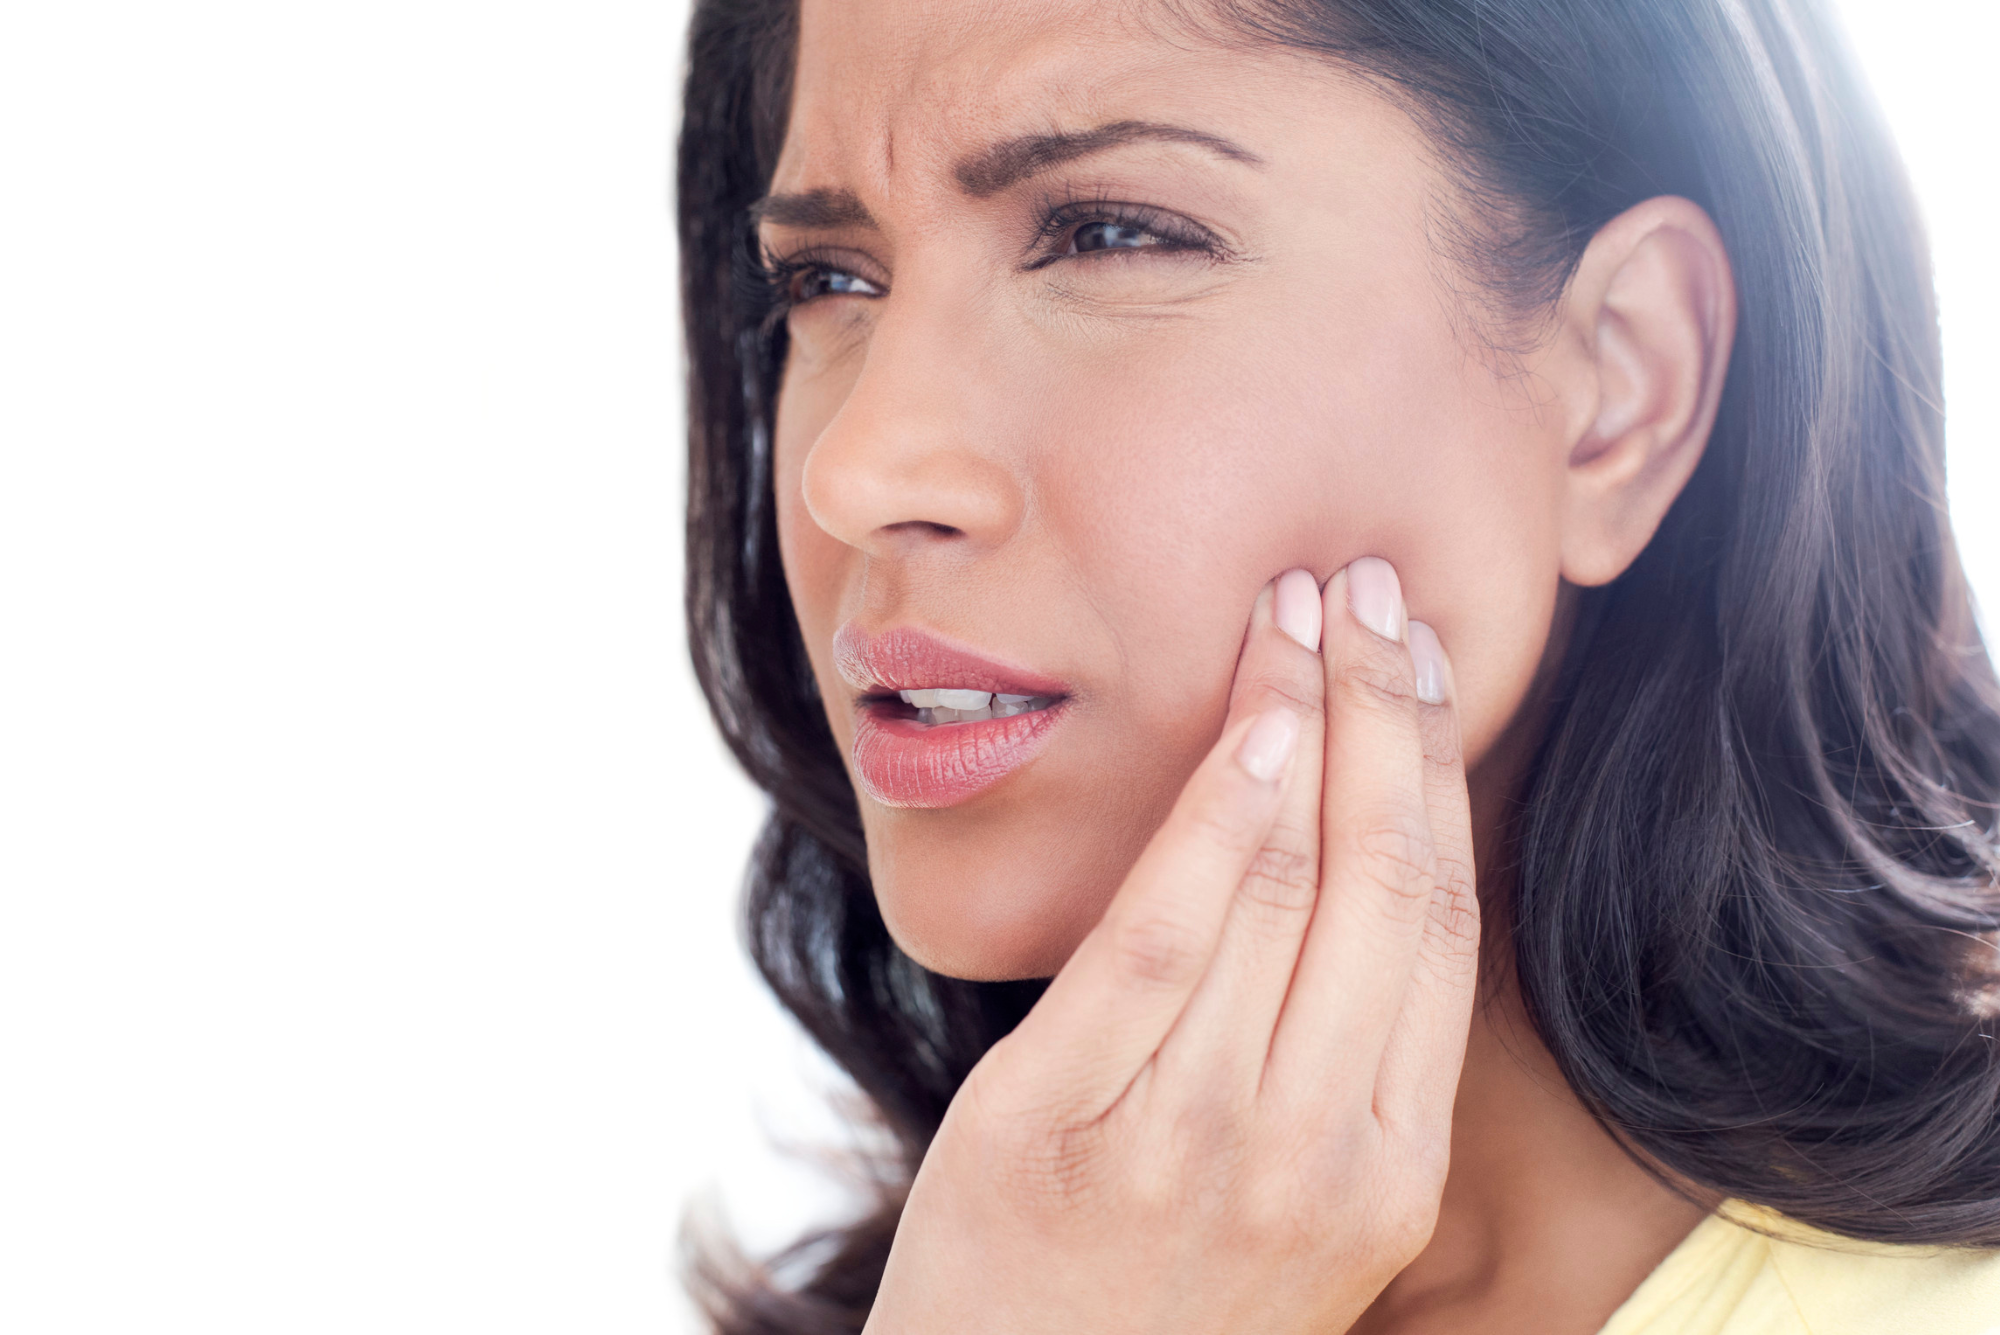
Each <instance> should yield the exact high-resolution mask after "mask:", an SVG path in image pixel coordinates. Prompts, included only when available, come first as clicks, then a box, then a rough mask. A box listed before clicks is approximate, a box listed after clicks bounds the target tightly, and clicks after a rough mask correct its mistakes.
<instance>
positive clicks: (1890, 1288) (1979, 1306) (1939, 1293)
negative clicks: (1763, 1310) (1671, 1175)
mask: <svg viewBox="0 0 2000 1335" xmlns="http://www.w3.org/2000/svg"><path fill="white" fill-rule="evenodd" d="M1774 1232H1775V1233H1777V1236H1775V1237H1773V1238H1772V1239H1771V1241H1770V1243H1769V1250H1770V1258H1771V1260H1770V1264H1771V1269H1772V1271H1773V1273H1774V1274H1775V1275H1776V1276H1777V1277H1778V1279H1779V1280H1780V1281H1781V1282H1782V1283H1783V1285H1784V1287H1785V1289H1786V1291H1787V1292H1788V1293H1789V1294H1790V1295H1791V1297H1792V1301H1793V1303H1794V1304H1795V1305H1796V1306H1797V1308H1798V1311H1799V1314H1800V1316H1801V1318H1802V1319H1803V1320H1804V1322H1805V1326H1806V1329H1807V1330H1808V1331H1810V1332H1811V1335H1892V1333H1893V1332H1900V1331H1909V1332H1911V1333H1912V1335H2000V1252H1996V1251H1971V1250H1966V1249H1960V1248H1943V1247H1889V1246H1881V1245H1870V1244H1867V1243H1859V1242H1853V1241H1851V1240H1849V1239H1846V1238H1839V1237H1834V1236H1832V1235H1829V1234H1824V1233H1812V1232H1810V1231H1807V1230H1802V1229H1798V1228H1797V1226H1795V1225H1794V1226H1791V1227H1790V1229H1785V1228H1784V1227H1782V1226H1781V1227H1779V1228H1777V1229H1774Z"/></svg>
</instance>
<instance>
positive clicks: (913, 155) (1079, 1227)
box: [680, 0, 2000, 1335]
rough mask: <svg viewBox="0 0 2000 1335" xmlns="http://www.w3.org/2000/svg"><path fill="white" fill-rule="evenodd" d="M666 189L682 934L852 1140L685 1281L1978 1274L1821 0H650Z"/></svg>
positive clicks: (1904, 287)
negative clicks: (721, 813) (679, 314)
mask: <svg viewBox="0 0 2000 1335" xmlns="http://www.w3.org/2000/svg"><path fill="white" fill-rule="evenodd" d="M680 180H681V194H680V211H681V223H682V241H683V257H684V260H683V262H684V265H685V270H684V272H685V275H686V279H685V288H686V290H685V297H686V312H687V320H688V326H687V327H688V336H689V343H690V349H691V358H692V367H691V388H692V407H693V414H694V421H693V453H692V471H691V498H692V499H691V511H690V528H689V556H690V584H689V613H690V618H691V624H692V628H693V638H694V643H695V645H696V646H697V650H696V652H697V663H698V667H699V670H700V672H701V674H702V680H703V683H704V686H705V688H706V690H707V692H708V696H709V699H710V701H711V703H712V705H713V706H714V709H715V714H716V717H717V720H718V722H719V723H720V725H721V727H722V728H723V730H724V732H725V734H726V735H727V736H728V738H729V740H730V742H731V744H732V745H733V747H734V748H735V751H736V754H737V755H738V756H739V758H741V760H742V762H743V763H744V764H745V766H746V767H748V769H749V770H750V772H751V773H752V775H753V776H755V777H756V779H757V780H758V782H759V783H760V784H762V786H763V787H764V788H765V789H766V790H767V791H768V792H770V793H771V795H772V797H773V798H774V800H775V804H776V810H775V814H774V816H773V819H772V823H771V825H770V827H769V829H768V831H767V833H766V837H765V839H764V841H763V843H762V845H761V847H760V848H759V851H758V854H757V860H756V865H755V868H754V871H753V876H752V882H751V890H750V901H749V913H750V925H751V940H752V946H753V950H754V952H755V954H756V957H757V959H758V962H759V964H760V965H761V966H762V968H763V969H764V971H765V974H766V976H767V977H768V978H769V979H770V981H771V983H772V985H773V986H774V987H775V988H776V990H777V992H778V995H779V997H780V998H781V999H782V1000H783V1002H784V1003H785V1004H786V1005H787V1006H788V1007H789V1008H790V1009H791V1010H792V1011H793V1013H794V1014H796V1015H797V1016H798V1017H799V1018H800V1020H801V1021H802V1022H803V1023H804V1024H805V1025H806V1027H807V1028H808V1030H809V1031H810V1032H811V1033H812V1034H813V1035H814V1037H815V1038H816V1039H818V1041H819V1042H820V1043H822V1044H823V1045H824V1046H825V1047H826V1048H827V1050H828V1051H829V1052H830V1053H831V1054H832V1055H833V1056H834V1058H835V1059H836V1060H838V1061H839V1062H840V1063H841V1064H842V1065H843V1066H845V1067H846V1069H847V1070H848V1071H849V1072H850V1073H851V1074H852V1075H853V1077H854V1079H855V1081H856V1082H857V1084H858V1085H859V1087H860V1089H861V1090H862V1092H863V1093H865V1094H866V1095H867V1096H868V1097H869V1098H870V1099H871V1100H872V1101H873V1103H874V1105H875V1109H876V1110H877V1111H878V1112H879V1115H880V1117H881V1119H882V1121H883V1122H884V1124H885V1125H886V1126H887V1128H888V1129H889V1130H890V1131H892V1132H893V1134H894V1135H895V1137H896V1138H897V1140H898V1142H899V1144H900V1146H901V1148H902V1152H903V1160H902V1162H901V1163H900V1164H899V1165H896V1166H895V1168H896V1170H897V1171H898V1172H900V1173H901V1174H902V1175H903V1177H902V1178H901V1179H900V1180H896V1181H892V1182H891V1183H890V1184H889V1189H888V1190H887V1191H886V1192H885V1194H884V1199H883V1202H882V1204H881V1206H880V1208H879V1209H878V1210H877V1211H876V1212H875V1213H874V1214H873V1215H872V1216H870V1217H869V1218H867V1219H864V1220H862V1221H860V1222H859V1223H857V1224H855V1225H853V1226H851V1227H849V1228H846V1229H842V1230H837V1231H835V1232H833V1233H831V1234H829V1235H827V1236H825V1237H823V1238H821V1239H818V1240H815V1241H813V1242H810V1243H808V1244H806V1245H805V1247H804V1248H803V1250H801V1251H800V1252H798V1253H796V1254H795V1255H793V1256H792V1257H791V1258H789V1260H788V1261H787V1262H786V1263H784V1264H782V1265H780V1266H777V1267H775V1268H774V1269H773V1271H772V1272H770V1274H767V1275H765V1276H763V1277H758V1276H754V1275H753V1276H750V1277H748V1278H745V1277H743V1276H740V1275H738V1276H735V1277H732V1278H729V1279H728V1280H727V1281H726V1282H725V1281H716V1280H711V1283H710V1287H709V1290H708V1292H709V1296H710V1298H711V1310H712V1311H713V1313H714V1314H715V1317H716V1320H717V1323H718V1325H719V1326H720V1327H721V1328H722V1329H725V1330H730V1331H807V1330H812V1331H820V1330H826V1331H833V1330H853V1329H858V1328H860V1327H861V1326H862V1325H863V1324H864V1323H866V1324H867V1326H868V1328H869V1329H871V1330H874V1331H878V1332H891V1331H925V1332H931V1331H942V1330H952V1331H967V1330H988V1329H991V1330H1006V1331H1018V1330H1029V1329H1035V1330H1040V1329H1062V1330H1091V1331H1100V1330H1135V1331H1138V1330H1143V1331H1158V1330H1186V1331H1241V1330H1256V1331H1293V1330H1296V1331H1338V1330H1354V1331H1367V1332H1389V1331H1394V1332H1419V1331H1466V1330H1478V1331H1481V1332H1488V1333H1491V1332H1508V1331H1523V1332H1526V1331H1535V1332H1551V1333H1554V1332H1577V1333H1578V1335H1583V1333H1586V1332H1591V1331H1597V1330H1600V1329H1601V1330H1605V1331H1608V1332H1616V1333H1617V1335H1631V1333H1632V1332H1638V1331H1646V1332H1650V1333H1652V1335H1663V1333H1664V1332H1676V1333H1682V1332H1697V1331H1699V1332H1727V1335H1751V1333H1752V1332H1756V1333H1757V1335H1763V1333H1765V1332H1779V1331H1786V1332H1790V1331H1804V1330H1810V1331H1813V1332H1827V1331H1836V1330H1838V1331H1892V1330H1907V1329H1919V1328H1921V1329H1923V1330H1924V1331H1926V1332H1927V1333H1928V1335H1960V1333H1962V1335H1974V1332H1977V1331H1984V1330H1986V1329H1987V1328H1989V1327H1990V1326H1993V1325H1996V1324H2000V1256H1996V1253H1995V1252H1993V1251H1991V1250H1984V1249H1992V1248H1996V1247H2000V1119H1996V1108H2000V1054H1996V1051H1995V1048H1996V1044H1995V1041H1994V1036H1993V1031H1992V1024H1993V1016H1994V1012H1995V1009H1996V1005H2000V990H1996V984H2000V970H1996V967H1995V965H1996V961H1995V955H1994V951H1995V936H1994V931H1995V928H1996V925H2000V898H1996V894H1995V888H1994V887H1995V875H1996V870H2000V851H1996V844H1995V838H1994V805H1993V803H1994V800H1995V797H1996V794H2000V710H1997V709H1996V692H1995V689H1994V683H1993V677H1992V673H1991V671H1990V669H1989V667H1988V663H1987V659H1986V656H1985V652H1984V649H1983V647H1982V646H1981V643H1980V640H1979V637H1978V633H1977V631H1976V629H1975V627H1974V624H1973V620H1972V616H1971V611H1970V605H1969V598H1968V595H1967V592H1966V589H1965V586H1964V584H1963V581H1962V578H1961V576H1960V573H1959V569H1958V564H1957V560H1956V556H1955V553H1954V550H1953V547H1952V542H1951V537H1950V533H1949V529H1948V526H1947V523H1946V520H1945V517H1944V515H1945V507H1944V491H1943V482H1942V420H1941V415H1940V409H1939V407H1938V404H1939V399H1940V396H1939V392H1938V349H1937V345H1936V330H1935V319H1934V315H1933V310H1932V306H1931V298H1930V294H1929V289H1928V276H1927V270H1926V261H1925V256H1924V251H1923V243H1922V239H1921V231H1920V228H1919V226H1918V223H1917V221H1916V217H1915V213H1914V210H1913V209H1912V207H1911V204H1910V201H1909V197H1908V192H1907V189H1906V187H1905V185H1904V183H1903V181H1902V178H1901V175H1900V173H1899V170H1898V167H1897V164H1896V161H1895V158H1894V154H1893V151H1892V149H1891V148H1890V146H1889V144H1888V142H1887V140H1886V137H1885V136H1884V134H1883V132H1882V130H1881V128H1880V126H1879V123H1878V122H1877V120H1876V119H1875V117H1874V115H1873V112H1872V109H1871V108H1870V106H1869V104H1868V102H1867V100H1866V97H1865V95H1864V94H1863V92H1862V91H1861V89H1860V87H1859V85H1858V83H1857V80H1856V77H1855V75H1854V72H1853V69H1852V65H1851V62H1850V61H1849V59H1848V58H1847V56H1846V55H1845V53H1844V52H1843V50H1842V49H1841V46H1840V43H1839V39H1838V36H1837V34H1836V33H1835V32H1834V31H1833V28H1832V24H1831V20H1830V18H1829V17H1828V15H1827V14H1826V13H1825V11H1824V9H1823V8H1822V7H1821V6H1820V5H1818V4H1816V3H1812V2H1811V0H1268V2H1258V0H1240V2H1232V0H1191V2H1189V3H1174V2H1172V0H1148V2H1145V3H1136V4H1133V5H1129V6H1101V5H1098V6H1092V5H1083V4H1076V3H1070V0H1002V2H1001V3H996V4H987V5H980V6H964V5H955V4H951V3H948V0H802V3H801V4H799V5H797V6H796V7H794V6H793V5H791V4H787V3H782V2H781V0H729V2H726V3H725V2H719V0H718V2H716V3H706V4H702V5H700V6H698V10H697V15H696V19H695V28H694V36H693V46H692V54H691V66H690V76H689V83H688V94H687V113H686V122H685V129H684V132H683V141H682V159H681V177H680ZM1475 868H1476V869H1477V870H1476V874H1475ZM1048 978H1053V981H1052V982H1050V983H1048V984H1046V986H1044V985H1043V984H1041V983H1038V982H1036V981H1034V980H1037V979H1048ZM892 1176H893V1174H892ZM772 1275H777V1276H782V1277H785V1281H786V1282H780V1280H779V1279H775V1278H772V1277H771V1276H772Z"/></svg>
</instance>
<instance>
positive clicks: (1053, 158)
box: [750, 121, 1264, 230]
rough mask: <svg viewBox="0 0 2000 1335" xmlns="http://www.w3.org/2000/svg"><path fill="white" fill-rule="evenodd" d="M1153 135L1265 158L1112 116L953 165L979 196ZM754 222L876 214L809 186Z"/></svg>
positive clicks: (862, 218)
mask: <svg viewBox="0 0 2000 1335" xmlns="http://www.w3.org/2000/svg"><path fill="white" fill-rule="evenodd" d="M1147 141H1152V142H1155V143H1168V144H1193V145H1195V146H1196V147H1197V148H1205V149H1208V150H1209V151H1210V152H1212V153H1214V154H1216V155H1217V156H1218V157H1222V158H1227V159H1228V160H1229V161H1231V162H1242V163H1248V164H1249V165H1250V166H1253V167H1261V166H1263V165H1264V159H1262V158H1260V157H1258V156H1257V155H1256V154H1255V153H1252V152H1251V151H1250V150H1249V149H1247V148H1245V147H1243V146H1242V145H1241V144H1238V143H1236V142H1234V141H1233V140H1229V139H1224V138H1223V137H1222V136H1221V135H1214V134H1209V133H1207V132H1206V131H1203V130H1193V129H1189V128H1188V127H1186V126H1184V125H1163V124H1160V123H1159V122H1157V121H1112V122H1111V123H1110V124H1108V125H1100V126H1098V127H1096V128H1095V129H1091V130H1076V131H1072V132H1068V133H1057V134H1024V135H1019V136H1017V137H1015V138H1013V139H1005V140H1002V141H1001V142H1000V143H997V144H994V145H993V146H992V147H990V148H983V149H981V150H979V151H978V152H977V153H974V154H972V155H971V156H969V157H966V158H962V159H960V160H959V163H958V165H957V166H956V167H954V168H953V169H952V175H953V176H954V177H956V178H957V180H958V184H959V188H960V189H962V190H964V191H965V193H967V194H968V195H971V196H972V197H973V198H975V199H985V198H987V197H988V196H991V195H997V194H999V193H1000V192H1001V191H1002V190H1005V189H1007V188H1008V187H1009V186H1013V185H1018V184H1019V183H1020V182H1022V181H1025V180H1026V179H1028V178H1029V177H1030V176H1034V175H1037V174H1038V173H1041V172H1045V171H1047V170H1048V169H1049V168H1051V167H1058V166H1061V165H1062V164H1063V163H1065V162H1072V161H1074V160H1076V159H1077V158H1081V157H1086V156H1088V155H1089V154H1092V153H1102V152H1104V151H1105V150H1106V149H1112V148H1121V147H1123V146H1124V145H1126V144H1136V143H1144V142H1147ZM750 222H751V225H752V226H755V225H757V224H759V223H765V222H769V223H773V224H775V225H777V226H779V227H798V228H805V229H813V228H821V229H827V230H831V229H833V228H837V227H871V228H872V227H874V226H875V225H876V223H875V218H874V216H873V215H872V214H870V213H869V212H868V207H867V205H865V204H863V203H862V202H861V197H860V196H859V195H857V194H855V193H854V192H853V191H852V190H807V191H804V192H802V193H799V194H792V195H766V196H764V198H762V199H760V200H758V201H757V202H756V203H755V204H752V205H751V206H750Z"/></svg>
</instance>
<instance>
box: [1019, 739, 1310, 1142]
mask: <svg viewBox="0 0 2000 1335" xmlns="http://www.w3.org/2000/svg"><path fill="white" fill-rule="evenodd" d="M1298 735H1299V720H1298V716H1297V715H1296V714H1294V713H1293V712H1292V711H1291V710H1289V709H1286V708H1283V707H1278V708H1272V709H1267V710H1264V711H1263V712H1261V713H1257V714H1254V715H1249V716H1244V717H1239V718H1235V719H1232V720H1231V721H1230V723H1229V724H1228V725H1227V726H1225V728H1224V729H1223V733H1222V737H1221V739H1220V740H1219V741H1217V743H1216V745H1215V746H1214V748H1213V749H1212V750H1210V752H1209V754H1208V756H1207V758H1206V759H1204V760H1203V761H1202V763H1201V765H1200V767H1199V768H1197V769H1196V770H1195V772H1194V776H1193V777H1192V778H1190V779H1189V780H1188V783H1187V786H1186V787H1185V788H1184V789H1183V790H1182V791H1181V796H1180V800H1179V801H1177V802H1176V803H1175V804H1174V809H1173V811H1172V812H1171V813H1170V814H1169V815H1168V817H1167V819H1166V822H1165V823H1164V824H1163V825H1161V827H1160V829H1159V832H1158V833H1156V834H1155V835H1154V836H1153V839H1152V841H1151V842H1150V843H1148V844H1147V845H1146V851H1145V852H1144V853H1142V854H1140V856H1139V860H1138V862H1137V863H1135V864H1134V865H1133V868H1132V870H1131V872H1130V873H1129V874H1128V875H1127V876H1126V878H1125V881H1124V883H1123V884H1122V885H1121V886H1120V887H1119V889H1118V894H1117V896H1116V897H1115V898H1113V900H1112V901H1111V906H1110V908H1108V909H1106V910H1105V914H1104V918H1103V920H1102V921H1100V922H1099V923H1098V924H1097V926H1096V927H1095V928H1093V929H1092V930H1091V932H1090V935H1088V936H1086V937H1085V938H1084V940H1083V944H1081V945H1080V946H1078V947H1077V949H1076V953H1075V954H1074V955H1072V956H1071V957H1070V959H1069V962H1068V963H1067V964H1065V965H1064V966H1063V968H1062V971H1061V972H1060V973H1058V974H1057V975H1056V977H1055V981H1054V982H1052V983H1050V984H1049V989H1048V991H1047V992H1046V993H1044V994H1043V995H1042V999H1041V1000H1040V1001H1039V1002H1037V1003H1036V1004H1035V1008H1034V1009H1033V1010H1032V1011H1030V1012H1029V1014H1028V1017H1027V1018H1026V1019H1025V1020H1023V1021H1022V1022H1021V1024H1020V1026H1019V1027H1018V1028H1017V1029H1016V1030H1015V1031H1014V1033H1013V1034H1011V1035H1009V1036H1008V1038H1007V1039H1006V1040H1005V1041H1004V1042H1003V1044H1002V1045H1001V1048H996V1049H995V1052H994V1054H993V1055H994V1056H995V1058H996V1059H998V1060H1000V1061H1002V1062H1004V1063H1006V1064H1007V1065H1008V1066H1009V1067H1010V1068H1012V1069H1010V1071H1009V1074H1008V1079H1007V1080H1006V1081H1004V1082H999V1083H1001V1084H1011V1085H1013V1086H1014V1089H1015V1091H1016V1094H1017V1096H1019V1097H1024V1098H1027V1099H1030V1100H1034V1101H1037V1102H1039V1103H1042V1104H1043V1105H1044V1106H1048V1104H1049V1102H1050V1100H1051V1099H1053V1100H1055V1101H1056V1102H1057V1103H1059V1105H1060V1107H1061V1110H1062V1114H1063V1115H1064V1116H1066V1117H1071V1118H1077V1119H1083V1120H1088V1119H1091V1118H1094V1117H1096V1116H1099V1115H1101V1114H1102V1113H1103V1112H1104V1111H1106V1110H1108V1109H1109V1108H1110V1107H1111V1106H1112V1105H1113V1104H1115V1103H1116V1102H1117V1100H1118V1099H1119V1097H1120V1096H1121V1095H1123V1094H1124V1092H1125V1090H1126V1089H1127V1088H1128V1087H1129V1086H1130V1085H1131V1083H1132V1081H1133V1079H1134V1078H1135V1077H1137V1075H1138V1074H1139V1072H1140V1070H1142V1069H1143V1068H1144V1067H1145V1065H1146V1063H1147V1062H1149V1061H1150V1060H1151V1059H1152V1057H1153V1055H1154V1053H1156V1052H1157V1051H1158V1050H1159V1047H1160V1044H1161V1042H1162V1041H1163V1040H1164V1039H1165V1038H1166V1036H1167V1034H1168V1033H1169V1032H1170V1031H1171V1030H1172V1028H1173V1025H1174V1022H1175V1020H1177V1019H1178V1018H1179V1016H1180V1014H1181V1011H1182V1010H1183V1008H1184V1007H1185V1006H1186V1005H1187V1001H1188V998H1189V997H1190V996H1191V995H1193V993H1194V990H1195V988H1196V986H1197V985H1198V984H1199V983H1200V981H1201V978H1202V976H1203V974H1204V973H1205V972H1206V971H1207V969H1208V964H1209V960H1210V958H1211V956H1212V955H1213V954H1214V952H1215V946H1216V941H1217V939H1218V937H1219V936H1220V935H1221V931H1222V923H1223V919H1224V917H1225V915H1226V914H1227V912H1228V909H1229V905H1230V901H1231V900H1232V898H1233V897H1234V895H1235V891H1236V887H1237V885H1238V883H1239V882H1241V881H1242V879H1243V876H1244V873H1245V872H1246V871H1248V870H1249V867H1250V863H1251V861H1252V859H1254V858H1255V857H1256V855H1257V851H1258V850H1259V849H1260V848H1261V847H1263V844H1264V840H1265V837H1266V836H1267V835H1268V834H1269V833H1270V830H1271V826H1272V824H1273V822H1274V821H1276V819H1277V816H1278V810H1279V806H1280V804H1281V802H1282V800H1283V795H1284V787H1285V776H1286V771H1287V770H1288V769H1289V768H1290V764H1291V757H1292V753H1293V751H1294V749H1295V748H1296V745H1297V742H1298ZM1002 1048H1004V1049H1005V1052H1004V1053H1003V1052H1002V1050H1001V1049H1002Z"/></svg>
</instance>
